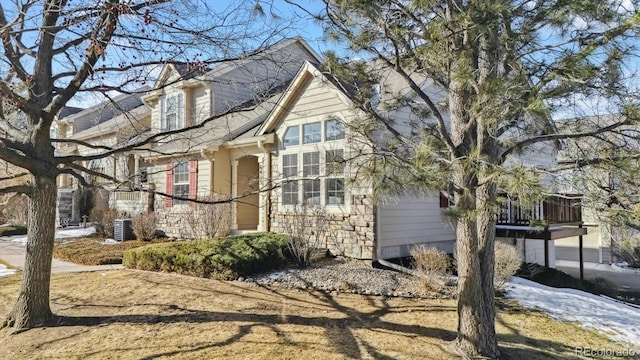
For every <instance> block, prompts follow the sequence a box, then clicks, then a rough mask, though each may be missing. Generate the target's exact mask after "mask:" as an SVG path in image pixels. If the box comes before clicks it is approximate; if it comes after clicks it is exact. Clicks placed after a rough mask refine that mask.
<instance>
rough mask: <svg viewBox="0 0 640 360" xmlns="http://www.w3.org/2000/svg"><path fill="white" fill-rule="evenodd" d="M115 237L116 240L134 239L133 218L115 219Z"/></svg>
mask: <svg viewBox="0 0 640 360" xmlns="http://www.w3.org/2000/svg"><path fill="white" fill-rule="evenodd" d="M113 238H114V240H116V241H125V240H134V239H135V238H136V237H135V235H134V234H133V227H132V226H131V219H115V220H114V222H113Z"/></svg>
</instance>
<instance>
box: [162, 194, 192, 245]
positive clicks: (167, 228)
mask: <svg viewBox="0 0 640 360" xmlns="http://www.w3.org/2000/svg"><path fill="white" fill-rule="evenodd" d="M154 209H155V211H154V212H155V215H156V222H157V223H156V227H157V228H158V229H160V230H162V231H164V233H165V234H166V235H167V236H168V237H175V238H178V239H191V238H193V236H192V230H191V224H190V223H189V220H188V216H187V212H189V211H190V210H191V209H189V207H188V205H177V206H172V207H167V206H166V205H165V198H164V197H163V196H156V198H155V208H154Z"/></svg>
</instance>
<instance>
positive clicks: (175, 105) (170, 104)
mask: <svg viewBox="0 0 640 360" xmlns="http://www.w3.org/2000/svg"><path fill="white" fill-rule="evenodd" d="M164 102H165V104H164V114H163V117H162V120H163V121H162V129H163V130H177V129H182V128H184V97H183V96H182V94H177V95H172V96H168V97H167V98H165V101H164Z"/></svg>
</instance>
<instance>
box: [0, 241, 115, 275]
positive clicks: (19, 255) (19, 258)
mask: <svg viewBox="0 0 640 360" xmlns="http://www.w3.org/2000/svg"><path fill="white" fill-rule="evenodd" d="M11 239H12V237H11V236H5V237H0V259H2V260H3V261H5V262H7V263H8V264H10V265H11V266H13V267H16V268H18V269H20V270H22V269H24V259H25V254H26V247H25V246H24V245H23V244H21V243H17V242H13V241H11ZM122 268H123V266H122V265H120V264H118V265H96V266H87V265H79V264H74V263H70V262H66V261H60V260H57V259H53V261H52V263H51V271H52V272H53V273H54V274H62V273H70V272H84V271H100V270H113V269H122Z"/></svg>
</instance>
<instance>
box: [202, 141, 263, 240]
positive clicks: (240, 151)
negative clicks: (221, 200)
mask: <svg viewBox="0 0 640 360" xmlns="http://www.w3.org/2000/svg"><path fill="white" fill-rule="evenodd" d="M274 139H275V138H274V135H273V134H269V135H266V136H259V137H247V138H239V139H236V140H233V141H228V142H225V143H223V144H221V145H219V146H212V147H210V148H208V149H207V150H206V151H204V152H203V155H205V157H206V158H208V159H209V160H210V161H211V191H213V192H214V193H217V194H224V195H227V196H229V197H230V198H231V199H233V200H234V201H233V202H232V203H231V214H230V230H231V232H232V233H234V234H242V233H247V232H256V231H269V218H268V208H269V203H268V201H269V193H270V189H269V187H270V184H271V150H270V147H269V146H271V145H272V144H273V142H274Z"/></svg>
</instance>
